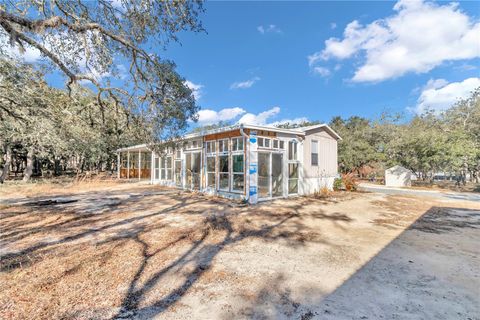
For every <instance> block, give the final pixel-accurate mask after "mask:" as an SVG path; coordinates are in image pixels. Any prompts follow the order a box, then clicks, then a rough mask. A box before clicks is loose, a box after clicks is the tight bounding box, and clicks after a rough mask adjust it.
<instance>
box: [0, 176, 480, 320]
mask: <svg viewBox="0 0 480 320" xmlns="http://www.w3.org/2000/svg"><path fill="white" fill-rule="evenodd" d="M0 188H1V187H0ZM89 189H90V190H89V191H84V192H82V193H79V192H74V190H73V189H72V188H65V189H63V190H57V191H56V192H55V193H56V194H57V196H54V195H53V194H52V193H48V195H47V196H42V197H40V196H38V194H35V192H34V191H35V190H33V191H32V190H30V191H29V194H28V196H22V195H21V192H20V193H19V192H18V190H15V192H10V193H9V192H8V191H5V190H4V191H3V192H2V194H1V196H0V228H1V234H0V249H1V251H0V257H1V265H0V267H1V270H0V318H1V319H52V318H53V319H111V318H117V319H131V318H132V319H151V318H158V319H192V318H194V319H233V318H234V319H304V320H306V319H380V318H384V319H406V318H408V319H479V315H480V298H479V297H480V268H479V266H480V246H479V241H480V203H478V202H477V203H476V202H471V201H457V200H442V199H433V198H428V199H424V198H419V197H413V196H402V195H383V194H375V193H348V194H343V193H342V194H334V195H332V197H330V198H329V199H323V200H321V199H313V198H303V197H302V198H296V199H287V200H276V201H272V202H265V203H263V204H260V205H257V206H250V207H248V206H247V207H241V206H237V205H234V204H232V203H231V202H229V201H227V200H222V199H216V198H212V197H207V196H203V195H198V194H194V193H187V192H179V191H177V190H172V189H166V188H161V187H158V186H149V185H140V184H121V185H120V184H119V185H116V184H106V185H91V186H90V187H89ZM43 191H44V190H43V189H42V190H41V192H42V193H43Z"/></svg>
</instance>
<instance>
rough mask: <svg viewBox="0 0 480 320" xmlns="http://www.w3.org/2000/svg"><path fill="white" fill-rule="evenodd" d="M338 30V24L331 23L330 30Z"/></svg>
mask: <svg viewBox="0 0 480 320" xmlns="http://www.w3.org/2000/svg"><path fill="white" fill-rule="evenodd" d="M336 28H337V24H336V23H335V22H331V23H330V29H332V30H334V29H336Z"/></svg>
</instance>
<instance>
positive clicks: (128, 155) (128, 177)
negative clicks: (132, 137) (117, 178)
mask: <svg viewBox="0 0 480 320" xmlns="http://www.w3.org/2000/svg"><path fill="white" fill-rule="evenodd" d="M128 179H130V151H127V180H128Z"/></svg>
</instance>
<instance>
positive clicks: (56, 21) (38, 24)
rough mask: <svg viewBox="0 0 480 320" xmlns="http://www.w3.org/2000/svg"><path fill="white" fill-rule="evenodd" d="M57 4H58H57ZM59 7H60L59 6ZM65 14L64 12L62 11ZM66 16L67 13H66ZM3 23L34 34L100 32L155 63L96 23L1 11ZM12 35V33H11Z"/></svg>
mask: <svg viewBox="0 0 480 320" xmlns="http://www.w3.org/2000/svg"><path fill="white" fill-rule="evenodd" d="M55 3H56V2H55ZM57 7H58V5H57ZM61 11H62V12H64V11H63V10H61ZM64 14H65V13H64ZM2 21H9V22H11V23H14V24H17V25H19V26H22V27H24V28H26V29H27V30H29V31H31V32H34V33H39V32H40V31H43V30H45V29H56V28H59V27H60V26H62V25H63V26H65V27H67V28H68V29H70V30H72V31H75V32H78V33H84V32H87V31H99V32H100V33H102V34H104V35H106V36H107V37H109V38H110V39H112V40H114V41H116V42H119V43H121V44H122V45H124V46H125V47H127V48H129V49H130V50H132V51H134V52H136V53H137V54H138V53H139V54H140V55H141V56H142V57H143V58H144V59H146V60H148V61H150V62H154V60H152V59H151V57H150V56H149V55H148V53H147V52H145V51H144V50H143V49H141V48H139V47H137V46H135V45H134V44H132V43H131V42H130V41H128V40H127V39H125V38H124V37H121V36H119V35H116V34H115V33H113V32H111V31H109V30H107V29H105V28H104V27H102V26H101V25H100V24H98V23H95V22H89V23H80V22H78V20H77V22H75V23H70V22H68V21H67V20H66V19H65V18H63V17H60V16H54V17H51V18H48V19H38V20H31V19H28V18H25V17H22V16H18V15H14V14H11V13H9V12H6V11H4V10H2V9H0V22H2ZM7 32H9V31H8V30H7ZM9 33H10V32H9Z"/></svg>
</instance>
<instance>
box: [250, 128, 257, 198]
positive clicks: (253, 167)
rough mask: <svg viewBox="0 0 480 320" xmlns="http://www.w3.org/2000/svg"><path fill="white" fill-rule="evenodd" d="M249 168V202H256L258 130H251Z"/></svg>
mask: <svg viewBox="0 0 480 320" xmlns="http://www.w3.org/2000/svg"><path fill="white" fill-rule="evenodd" d="M248 158H249V159H250V161H249V168H248V176H249V177H248V178H249V179H248V180H249V183H248V202H249V203H250V204H255V203H257V201H258V193H257V187H258V144H257V132H256V131H250V138H249V152H248Z"/></svg>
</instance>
